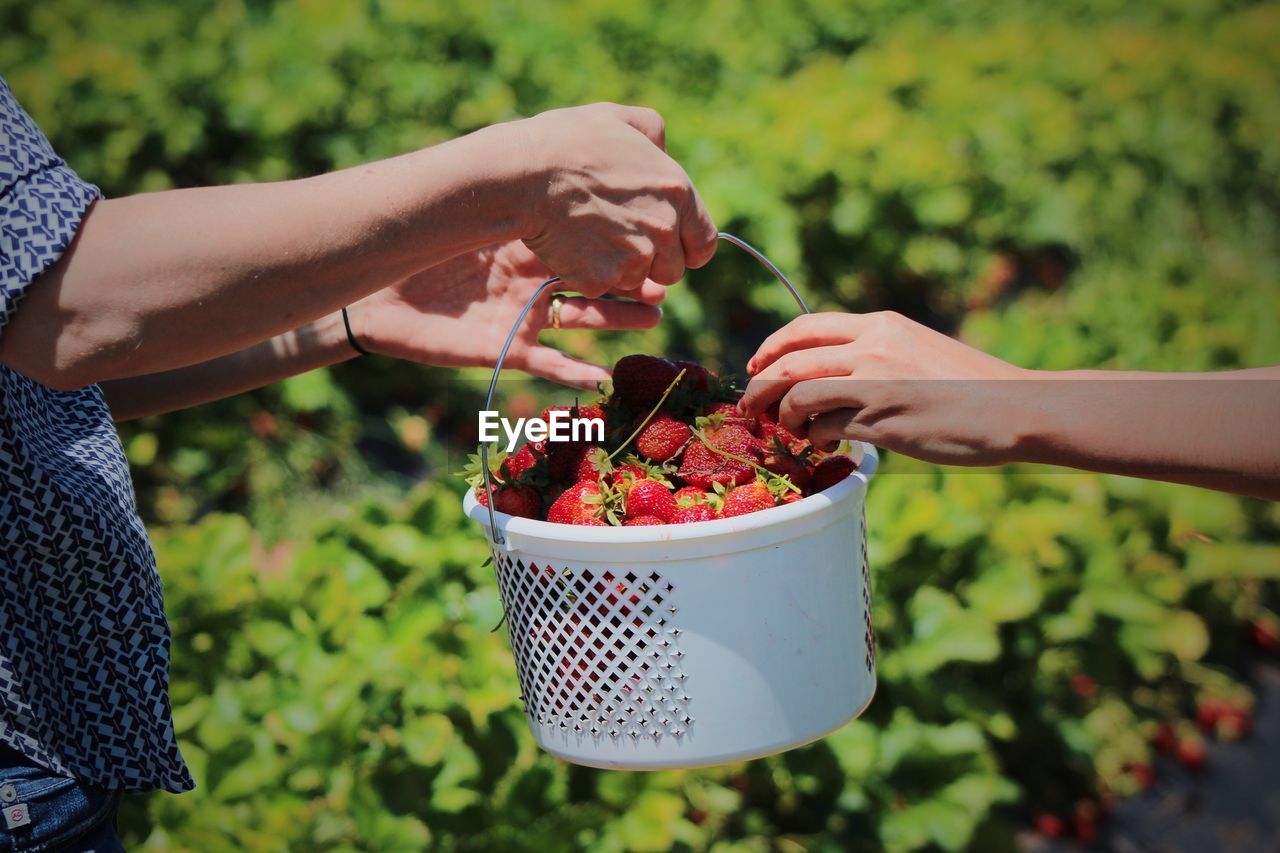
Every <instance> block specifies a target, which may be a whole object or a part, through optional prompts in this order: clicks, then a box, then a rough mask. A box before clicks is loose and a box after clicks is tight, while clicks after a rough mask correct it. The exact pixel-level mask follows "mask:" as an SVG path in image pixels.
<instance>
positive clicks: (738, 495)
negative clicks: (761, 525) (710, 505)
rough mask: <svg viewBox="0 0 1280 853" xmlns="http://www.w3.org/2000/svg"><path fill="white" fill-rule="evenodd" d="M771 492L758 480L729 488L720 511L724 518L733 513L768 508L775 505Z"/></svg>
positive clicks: (738, 513) (744, 513)
mask: <svg viewBox="0 0 1280 853" xmlns="http://www.w3.org/2000/svg"><path fill="white" fill-rule="evenodd" d="M777 503H778V502H777V500H775V499H774V497H773V493H772V492H770V491H769V487H768V486H766V485H765V484H764V483H763V482H761V481H760V480H756V481H755V482H751V483H747V484H746V485H744V486H738V487H737V488H736V489H731V490H730V491H729V494H727V495H725V496H724V508H723V509H722V510H721V511H720V513H721V515H723V516H724V517H725V518H732V517H733V516H735V515H746V514H747V513H749V512H759V511H760V510H762V509H770V508H771V507H774V506H776V505H777Z"/></svg>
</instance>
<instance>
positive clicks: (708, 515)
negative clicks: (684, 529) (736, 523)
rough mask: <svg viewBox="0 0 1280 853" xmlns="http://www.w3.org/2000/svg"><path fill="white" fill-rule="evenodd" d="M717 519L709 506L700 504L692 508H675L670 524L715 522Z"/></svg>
mask: <svg viewBox="0 0 1280 853" xmlns="http://www.w3.org/2000/svg"><path fill="white" fill-rule="evenodd" d="M719 517H720V516H719V515H717V514H716V511H715V510H714V509H712V508H711V505H710V504H705V503H700V504H693V505H692V506H680V507H676V512H675V515H674V516H672V517H671V523H672V524H693V523H694V522H695V521H715V520H716V519H717V518H719Z"/></svg>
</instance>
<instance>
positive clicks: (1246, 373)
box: [1009, 368, 1280, 500]
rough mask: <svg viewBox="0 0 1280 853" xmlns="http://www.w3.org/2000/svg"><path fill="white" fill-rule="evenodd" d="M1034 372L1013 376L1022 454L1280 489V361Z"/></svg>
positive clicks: (1230, 487) (1262, 492)
mask: <svg viewBox="0 0 1280 853" xmlns="http://www.w3.org/2000/svg"><path fill="white" fill-rule="evenodd" d="M1033 375H1034V376H1035V377H1036V380H1035V381H1031V382H1027V383H1023V382H1020V381H1018V382H1015V383H1013V385H1011V386H1010V387H1011V388H1012V387H1015V386H1017V391H1016V393H1017V394H1018V396H1019V397H1020V400H1019V402H1017V403H1015V404H1014V405H1013V407H1012V408H1013V413H1012V417H1011V418H1010V420H1009V423H1011V424H1013V425H1014V428H1015V429H1016V430H1017V432H1018V436H1017V438H1016V440H1015V441H1014V442H1013V445H1014V447H1015V450H1014V451H1013V456H1014V459H1013V461H1027V462H1044V463H1050V464H1055V465H1066V466H1070V467H1073V468H1082V469H1086V470H1091V471H1101V472H1106V473H1113V474H1127V475H1131V476H1137V477H1146V478H1149V479H1156V480H1166V481H1169V482H1176V483H1186V484H1189V485H1196V486H1203V487H1206V488H1212V489H1218V490H1221V491H1228V492H1234V493H1236V494H1242V495H1250V496H1253V497H1261V498H1269V499H1273V500H1274V499H1280V439H1277V424H1280V368H1260V369H1255V370H1239V371H1231V372H1225V373H1185V374H1160V373H1121V372H1110V371H1065V372H1041V373H1036V374H1033ZM1028 388H1029V389H1030V392H1029V393H1027V389H1028ZM1024 394H1026V395H1027V396H1026V397H1023V395H1024Z"/></svg>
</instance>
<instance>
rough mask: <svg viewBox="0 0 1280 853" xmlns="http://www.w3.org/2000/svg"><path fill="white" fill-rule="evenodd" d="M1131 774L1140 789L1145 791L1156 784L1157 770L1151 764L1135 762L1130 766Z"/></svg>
mask: <svg viewBox="0 0 1280 853" xmlns="http://www.w3.org/2000/svg"><path fill="white" fill-rule="evenodd" d="M1129 775H1130V776H1132V777H1133V781H1134V782H1136V783H1137V785H1138V790H1140V791H1145V790H1147V789H1148V788H1150V787H1151V786H1152V785H1154V784H1155V781H1156V771H1155V768H1154V767H1152V766H1151V765H1150V764H1134V765H1132V766H1131V767H1130V768H1129Z"/></svg>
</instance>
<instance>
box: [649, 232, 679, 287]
mask: <svg viewBox="0 0 1280 853" xmlns="http://www.w3.org/2000/svg"><path fill="white" fill-rule="evenodd" d="M673 232H674V229H673ZM653 248H654V252H653V261H652V262H651V263H650V264H649V281H656V282H657V283H658V284H668V285H669V284H675V283H676V282H677V281H679V280H680V279H682V278H684V249H683V247H682V246H681V243H680V240H677V239H676V238H675V236H674V233H673V235H672V236H671V237H670V238H665V237H664V236H662V235H659V236H658V239H657V240H655V242H654V247H653Z"/></svg>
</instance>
